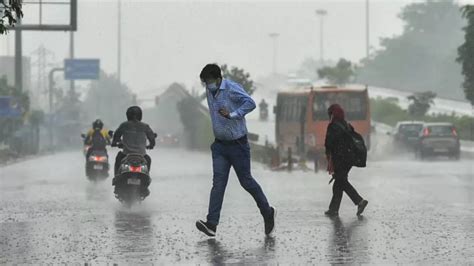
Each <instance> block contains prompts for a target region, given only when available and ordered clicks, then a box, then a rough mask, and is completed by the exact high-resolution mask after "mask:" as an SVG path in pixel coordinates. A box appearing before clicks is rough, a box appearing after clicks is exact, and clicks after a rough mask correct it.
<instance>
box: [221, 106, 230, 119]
mask: <svg viewBox="0 0 474 266" xmlns="http://www.w3.org/2000/svg"><path fill="white" fill-rule="evenodd" d="M219 114H220V115H222V116H223V117H225V118H227V119H230V112H229V111H227V109H225V108H221V109H219Z"/></svg>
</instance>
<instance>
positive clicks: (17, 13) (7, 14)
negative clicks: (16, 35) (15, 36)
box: [0, 0, 23, 35]
mask: <svg viewBox="0 0 474 266" xmlns="http://www.w3.org/2000/svg"><path fill="white" fill-rule="evenodd" d="M9 2H10V3H9V4H8V2H7V1H4V0H0V35H2V34H6V33H7V32H8V29H7V26H15V24H16V23H17V19H18V18H21V17H23V12H22V10H21V9H22V0H9Z"/></svg>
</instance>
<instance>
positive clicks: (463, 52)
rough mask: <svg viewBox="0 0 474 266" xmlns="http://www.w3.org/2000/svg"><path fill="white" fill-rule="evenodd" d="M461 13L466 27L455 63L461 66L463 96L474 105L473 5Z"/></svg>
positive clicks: (467, 6)
mask: <svg viewBox="0 0 474 266" xmlns="http://www.w3.org/2000/svg"><path fill="white" fill-rule="evenodd" d="M462 11H463V16H464V17H465V18H466V19H467V26H466V27H464V43H463V44H462V45H461V46H460V47H459V48H458V58H457V61H458V62H459V63H461V65H462V74H463V75H464V82H463V87H464V95H465V96H466V99H467V100H468V101H470V102H471V104H472V105H474V71H473V70H474V5H466V6H464V7H463V8H462Z"/></svg>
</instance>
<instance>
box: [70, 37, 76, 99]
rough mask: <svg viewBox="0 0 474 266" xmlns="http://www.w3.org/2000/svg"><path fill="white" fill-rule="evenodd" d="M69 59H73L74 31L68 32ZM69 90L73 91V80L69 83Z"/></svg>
mask: <svg viewBox="0 0 474 266" xmlns="http://www.w3.org/2000/svg"><path fill="white" fill-rule="evenodd" d="M69 58H70V59H74V31H70V32H69ZM69 89H70V90H71V92H74V91H75V86H74V80H73V79H71V80H70V81H69ZM72 95H73V94H72Z"/></svg>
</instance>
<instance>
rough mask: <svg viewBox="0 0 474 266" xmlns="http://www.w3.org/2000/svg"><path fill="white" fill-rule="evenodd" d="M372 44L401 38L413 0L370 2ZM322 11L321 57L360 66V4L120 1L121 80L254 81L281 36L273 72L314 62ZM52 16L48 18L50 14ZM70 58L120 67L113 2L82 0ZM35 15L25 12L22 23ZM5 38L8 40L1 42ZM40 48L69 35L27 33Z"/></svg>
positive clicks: (65, 43) (56, 45)
mask: <svg viewBox="0 0 474 266" xmlns="http://www.w3.org/2000/svg"><path fill="white" fill-rule="evenodd" d="M370 2H371V6H370V11H371V13H370V21H371V23H370V42H371V46H373V47H374V48H377V47H378V44H379V39H380V38H382V37H391V36H394V35H397V34H400V33H401V31H402V27H403V24H402V22H401V20H400V19H398V17H397V14H398V13H399V12H400V9H401V8H402V7H403V6H405V5H407V4H409V3H412V2H415V1H408V0H407V1H405V0H371V1H370ZM316 9H325V10H327V12H328V14H327V16H326V17H325V20H324V50H325V55H324V56H325V58H326V59H332V60H337V59H338V58H341V57H344V58H348V59H350V60H353V61H358V60H360V59H361V58H363V57H364V56H365V34H366V31H365V0H346V1H337V0H333V1H328V0H326V1H299V2H298V1H246V2H244V1H230V0H229V1H219V2H215V1H168V2H165V1H151V0H149V1H137V0H133V1H131V0H123V1H122V14H123V20H122V38H123V43H122V47H123V48H122V49H123V57H122V80H123V81H124V82H126V83H127V84H128V85H129V86H130V87H131V88H132V89H133V90H134V91H150V90H153V89H155V88H159V87H162V86H163V85H166V84H169V83H171V82H174V81H178V82H182V83H185V84H187V85H188V86H190V85H191V84H195V83H196V82H197V81H198V75H199V72H200V70H201V68H202V67H203V66H204V65H205V64H206V63H209V62H218V63H220V64H224V63H227V64H230V65H235V66H239V67H243V68H245V69H246V70H248V71H249V72H250V73H251V74H252V76H254V77H259V76H262V75H266V74H268V73H269V72H271V70H272V54H273V53H272V51H273V50H272V47H273V46H272V41H271V39H270V37H269V36H268V34H269V33H271V32H278V33H279V34H280V37H279V38H278V56H277V67H278V72H280V73H288V72H291V71H293V70H295V69H297V68H298V66H299V64H300V63H301V62H302V61H303V60H304V59H305V58H306V57H316V58H319V20H318V19H317V17H316V15H315V10H316ZM48 11H49V13H48ZM66 11H67V8H66V9H54V10H53V9H50V10H46V11H44V14H47V18H45V19H44V21H45V22H54V23H61V22H62V21H65V19H66V16H65V15H64V14H65V13H67V12H66ZM78 16H79V18H78V23H79V24H78V31H77V32H76V34H75V41H76V42H75V55H76V57H78V58H100V60H101V67H102V68H103V69H104V70H105V71H106V72H108V73H115V72H116V70H117V1H106V0H88V1H85V0H79V9H78ZM36 19H37V12H36V11H35V10H34V9H33V8H31V7H29V9H25V21H34V20H36ZM7 39H9V42H7V41H6V40H7ZM13 39H14V33H13V32H12V33H10V34H9V35H8V38H5V37H3V36H2V37H0V53H1V54H7V53H10V54H13V51H14V49H13V48H14V46H13ZM40 44H43V45H45V46H46V47H47V48H48V49H50V50H52V51H54V53H55V55H56V57H55V60H56V61H61V60H62V58H64V57H67V56H68V49H69V34H68V33H63V32H52V33H49V32H41V33H40V32H25V33H24V46H23V51H24V54H25V55H29V54H30V53H31V52H32V51H33V50H35V49H36V48H37V47H38V46H39V45H40Z"/></svg>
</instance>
